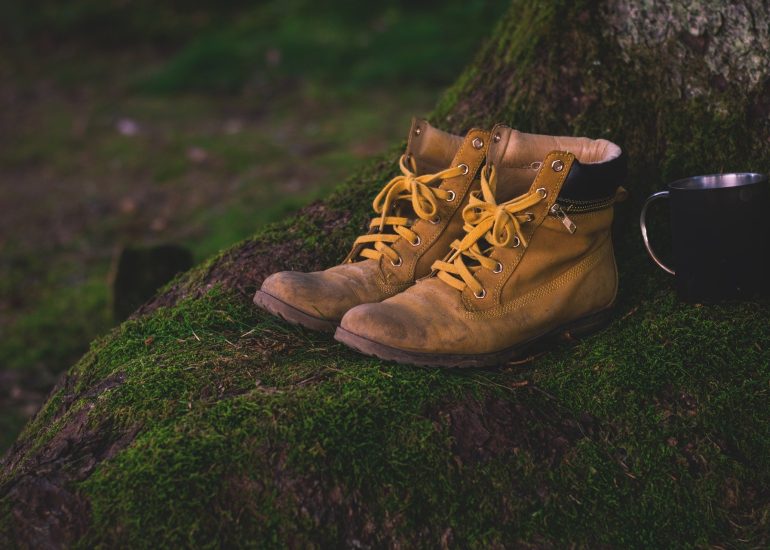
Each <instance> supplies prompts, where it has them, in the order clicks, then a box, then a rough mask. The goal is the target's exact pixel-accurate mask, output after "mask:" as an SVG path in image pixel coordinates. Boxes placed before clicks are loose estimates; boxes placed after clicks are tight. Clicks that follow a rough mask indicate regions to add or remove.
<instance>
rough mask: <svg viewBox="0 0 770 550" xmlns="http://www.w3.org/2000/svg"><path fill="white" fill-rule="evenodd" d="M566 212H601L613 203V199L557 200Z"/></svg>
mask: <svg viewBox="0 0 770 550" xmlns="http://www.w3.org/2000/svg"><path fill="white" fill-rule="evenodd" d="M558 202H559V203H560V204H561V205H562V206H563V207H564V209H566V210H567V212H572V213H576V214H582V213H584V212H593V211H594V210H602V209H603V208H607V207H608V206H611V205H613V204H614V203H615V197H609V198H606V199H600V200H595V201H575V200H569V199H559V201H558Z"/></svg>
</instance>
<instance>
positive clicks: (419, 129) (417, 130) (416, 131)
mask: <svg viewBox="0 0 770 550" xmlns="http://www.w3.org/2000/svg"><path fill="white" fill-rule="evenodd" d="M420 134H422V129H421V128H420V127H419V126H418V127H417V128H415V129H414V135H416V136H419V135H420Z"/></svg>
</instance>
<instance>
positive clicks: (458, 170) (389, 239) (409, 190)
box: [354, 155, 468, 265]
mask: <svg viewBox="0 0 770 550" xmlns="http://www.w3.org/2000/svg"><path fill="white" fill-rule="evenodd" d="M398 164H399V167H400V168H401V174H402V175H400V176H396V177H395V178H393V179H392V180H390V181H389V182H388V183H387V184H386V185H385V187H383V188H382V190H381V191H380V192H379V194H378V195H377V196H376V197H375V199H374V201H373V202H372V207H373V208H374V211H375V213H377V214H379V215H380V216H379V217H378V218H374V219H373V220H372V221H371V223H370V224H369V227H370V228H376V232H375V233H369V234H367V235H361V236H360V237H358V238H357V239H356V240H355V243H354V246H355V245H359V244H366V245H371V244H372V243H373V245H374V246H373V248H372V247H370V246H366V247H364V248H363V249H362V250H361V251H360V252H359V256H362V257H364V258H370V259H373V260H378V259H379V258H380V257H381V256H385V257H387V258H388V259H389V260H390V261H391V263H392V264H394V265H400V264H401V258H400V257H399V255H398V253H397V252H396V251H395V250H393V248H391V245H392V244H393V243H395V242H396V241H397V240H398V239H399V238H401V237H403V238H404V239H406V240H408V241H409V242H410V243H412V244H414V245H417V244H419V236H418V235H417V234H416V233H415V232H414V231H412V230H411V229H410V228H409V226H410V225H411V220H410V219H409V218H406V217H403V216H391V215H390V212H391V210H392V209H393V208H395V207H396V205H397V203H398V202H400V201H406V200H408V201H411V204H412V209H413V210H414V213H415V214H416V215H417V216H418V217H419V218H421V219H423V220H431V221H433V222H434V223H437V222H438V218H437V212H438V203H437V199H443V200H449V201H451V200H454V197H455V194H454V192H452V191H447V190H445V189H439V188H438V187H431V184H433V183H435V182H437V181H441V180H444V179H449V178H454V177H457V176H461V175H463V174H465V173H467V169H468V168H467V167H466V166H465V165H459V166H454V167H452V168H447V169H446V170H442V171H440V172H436V173H435V174H423V175H421V176H417V175H415V174H414V170H415V166H414V160H413V159H412V166H411V170H410V167H407V166H406V158H405V155H402V156H401V159H400V160H399V163H398ZM388 225H389V226H392V227H393V232H394V233H392V234H387V233H385V226H388Z"/></svg>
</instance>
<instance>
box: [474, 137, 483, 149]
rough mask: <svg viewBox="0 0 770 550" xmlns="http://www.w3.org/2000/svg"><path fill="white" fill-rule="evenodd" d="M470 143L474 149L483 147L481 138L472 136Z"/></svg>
mask: <svg viewBox="0 0 770 550" xmlns="http://www.w3.org/2000/svg"><path fill="white" fill-rule="evenodd" d="M471 145H473V148H474V149H481V148H482V147H484V140H483V139H481V138H474V140H473V141H472V142H471Z"/></svg>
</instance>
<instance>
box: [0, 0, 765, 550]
mask: <svg viewBox="0 0 770 550" xmlns="http://www.w3.org/2000/svg"><path fill="white" fill-rule="evenodd" d="M689 4H690V6H689V8H688V9H686V10H685V9H681V10H680V9H679V8H672V7H669V6H661V5H659V4H658V3H653V2H644V1H640V2H631V1H630V0H626V1H616V2H606V3H602V4H599V3H594V2H578V3H566V2H563V3H553V4H547V5H546V4H543V3H529V2H523V1H518V0H516V1H514V2H513V3H512V5H511V8H510V10H509V12H508V13H507V14H505V15H504V16H503V17H502V18H501V19H500V20H499V22H498V23H497V24H496V26H495V27H494V30H492V29H491V30H490V39H489V40H488V42H487V43H486V44H485V45H484V46H483V47H482V48H481V49H480V50H479V54H478V57H477V59H476V60H475V61H474V63H473V64H472V65H471V66H470V67H469V68H468V69H467V71H466V72H465V73H463V74H462V75H461V76H460V77H459V79H458V81H457V83H456V84H455V85H454V86H453V87H452V88H451V89H450V90H448V92H447V93H446V95H445V96H444V97H443V98H442V99H441V101H440V102H439V104H438V106H437V108H436V110H435V112H434V113H433V115H432V117H431V119H432V121H433V122H434V123H435V124H437V125H439V126H443V127H446V128H447V129H450V130H455V131H461V130H462V129H464V128H466V127H469V126H472V125H475V126H478V125H490V124H492V123H493V122H495V121H499V120H502V121H507V122H509V123H510V124H512V125H513V126H515V127H518V128H520V129H522V130H525V131H537V132H541V133H568V134H588V135H592V136H602V137H607V138H609V139H612V140H614V141H617V142H619V143H620V144H622V145H623V146H624V147H625V149H626V151H627V152H628V154H629V157H630V159H631V161H632V162H631V179H630V181H629V182H628V187H629V189H630V191H631V192H632V197H633V198H634V200H633V201H630V203H627V205H626V206H625V211H621V212H620V216H619V221H618V224H617V225H618V227H617V232H616V247H617V250H618V259H619V263H620V268H621V291H620V296H619V300H618V308H617V313H616V315H615V317H614V319H613V321H612V323H611V324H610V326H609V327H608V328H607V329H606V330H605V331H603V332H601V333H599V334H596V335H594V336H592V337H590V338H588V339H586V340H583V341H581V342H574V343H567V344H565V345H563V346H561V347H559V348H557V349H555V350H553V351H551V352H549V353H546V354H544V355H541V356H538V357H536V358H533V359H532V360H531V361H530V362H528V363H526V364H522V365H507V366H502V367H500V368H498V369H491V370H482V371H472V372H463V373H455V372H444V371H434V370H424V369H416V368H407V367H403V366H394V365H391V364H386V363H382V362H380V361H377V360H374V359H369V358H364V357H361V356H359V355H357V354H355V353H353V352H352V351H349V350H348V349H346V348H344V347H343V346H340V345H338V344H337V343H335V342H334V341H333V340H331V339H330V338H328V337H327V336H323V335H318V334H313V333H310V332H306V331H304V330H301V329H298V328H295V327H291V326H288V325H285V324H283V323H281V322H279V321H277V320H275V319H273V318H270V317H269V316H266V315H264V314H262V313H261V312H259V311H257V310H256V309H255V308H253V307H252V306H251V304H250V295H251V293H252V292H253V291H254V289H255V288H256V287H257V286H258V284H259V283H260V281H261V280H262V278H264V276H265V275H267V274H268V273H270V272H272V271H275V270H279V269H287V268H290V269H315V268H319V267H323V266H326V265H330V264H332V263H334V262H335V261H338V260H339V259H340V258H341V257H342V256H344V253H345V252H346V250H347V245H348V244H349V242H350V241H351V240H352V238H353V237H354V235H356V234H357V233H358V232H359V231H360V230H361V228H362V227H363V226H364V223H365V220H366V219H367V217H368V216H369V201H370V200H371V198H372V196H373V195H374V194H375V193H376V191H377V190H378V188H379V186H380V185H381V184H382V182H383V181H384V180H385V179H386V178H387V177H389V176H390V175H391V174H392V173H393V172H394V168H395V167H394V164H393V163H392V158H393V157H392V155H389V156H388V157H387V158H386V159H383V160H376V161H373V162H372V163H371V164H370V165H369V166H368V167H367V168H366V169H365V170H364V171H362V173H360V174H358V175H357V176H356V177H354V178H352V179H351V180H350V181H349V182H347V183H346V184H344V185H342V186H341V187H340V188H339V189H338V190H337V191H336V192H335V193H334V194H333V195H332V196H330V197H329V198H328V199H327V200H326V201H324V202H323V203H319V204H316V205H313V206H311V207H309V208H307V209H305V210H303V211H301V212H299V213H298V214H297V215H296V216H294V217H292V218H291V219H288V220H286V221H284V222H282V223H280V224H277V225H274V226H271V227H269V228H268V229H266V230H265V231H263V232H262V233H261V234H259V235H257V236H256V237H254V238H253V239H250V240H248V241H245V242H243V243H240V244H238V245H236V246H235V247H233V248H232V249H230V250H228V251H226V252H224V253H223V254H221V255H220V256H217V257H215V258H212V259H211V260H209V261H208V262H206V263H205V264H204V265H202V266H199V267H197V268H194V269H193V270H192V271H190V272H188V273H187V274H185V275H184V276H181V277H180V278H178V279H177V280H175V281H174V282H173V283H172V284H171V285H170V286H168V287H167V288H166V289H165V290H164V291H163V292H161V293H160V294H159V295H158V296H157V297H156V298H155V299H154V300H153V301H151V302H150V303H149V304H146V305H145V306H143V308H140V310H139V312H137V314H136V315H135V316H134V317H133V318H132V319H130V320H128V321H127V322H125V323H124V324H123V325H121V326H120V327H119V328H117V329H115V330H114V331H112V332H111V333H110V334H109V335H107V336H106V337H105V338H103V339H101V340H99V341H97V342H95V343H94V344H93V345H92V347H91V351H90V352H89V353H88V354H86V356H85V357H84V358H83V359H82V360H81V361H80V362H79V363H78V364H76V365H75V366H74V367H72V368H71V369H70V370H69V371H68V372H67V374H66V376H64V377H63V378H62V380H61V381H60V382H59V384H58V385H57V387H56V388H55V389H54V390H53V392H52V394H51V396H50V398H49V400H48V402H47V403H46V404H45V406H44V407H43V408H42V410H41V411H40V412H39V413H38V414H37V416H36V417H35V418H34V419H33V420H32V421H31V422H30V424H29V425H28V426H27V427H26V429H25V430H24V432H23V433H22V435H21V436H20V438H19V439H18V441H17V442H16V444H15V445H14V446H13V448H12V449H11V450H10V451H9V452H8V453H7V455H6V456H5V457H4V459H3V463H2V464H3V471H2V474H1V476H0V546H2V547H6V546H15V545H18V546H41V547H57V546H61V545H65V546H75V547H92V546H121V547H157V546H256V547H270V546H324V547H326V546H353V547H380V546H401V547H436V546H444V547H450V546H456V547H489V546H493V547H503V546H505V547H507V546H521V547H561V546H566V545H568V544H575V545H578V546H583V547H596V546H611V547H668V546H707V545H715V546H723V547H726V546H747V547H765V546H767V545H768V544H770V535H768V533H769V532H770V519H769V518H770V492H768V489H767V487H770V422H768V411H770V390H769V389H768V388H770V331H768V328H767V327H768V320H770V304H768V302H767V301H756V302H742V303H734V304H724V305H720V306H705V305H704V306H697V305H696V306H693V305H686V304H683V303H681V302H679V301H678V300H677V299H676V297H675V295H674V293H673V291H672V288H671V281H670V280H669V279H668V278H666V276H665V275H664V274H662V273H661V272H658V271H656V269H655V268H654V267H653V266H652V264H651V262H649V261H648V260H647V258H646V257H645V255H644V251H643V249H642V247H641V243H640V239H639V237H638V235H637V233H636V226H635V221H634V220H635V217H636V214H637V213H638V208H639V204H640V201H641V200H642V199H643V198H644V196H645V195H646V194H647V193H648V192H650V191H652V190H654V189H657V188H660V187H661V186H662V184H663V182H664V181H666V180H670V179H672V178H674V177H678V176H683V175H692V174H698V173H708V172H714V171H722V170H725V171H726V170H751V171H760V172H767V171H768V168H769V167H770V139H769V138H770V127H769V123H768V117H767V115H768V112H769V111H770V78H768V71H769V69H768V67H770V63H769V62H770V54H768V50H767V41H766V38H767V37H766V33H767V29H768V14H767V13H766V11H765V10H764V9H763V8H762V6H761V5H760V3H758V2H745V3H728V2H717V3H713V2H712V3H708V4H706V3H703V4H701V3H699V2H695V1H693V2H690V3H689ZM717 4H719V6H721V9H720V13H719V17H716V16H712V11H713V10H716V9H717V7H716V5H717ZM763 40H764V42H762V41H763ZM755 58H756V59H755ZM394 151H395V148H394ZM714 222H715V223H719V220H715V221H714Z"/></svg>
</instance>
